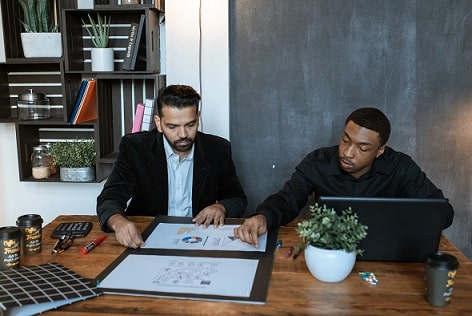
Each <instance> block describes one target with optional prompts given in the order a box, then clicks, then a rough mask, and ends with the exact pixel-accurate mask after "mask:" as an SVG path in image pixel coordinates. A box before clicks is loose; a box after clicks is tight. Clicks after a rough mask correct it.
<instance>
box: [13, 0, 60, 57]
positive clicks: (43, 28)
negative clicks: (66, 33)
mask: <svg viewBox="0 0 472 316" xmlns="http://www.w3.org/2000/svg"><path fill="white" fill-rule="evenodd" d="M18 2H19V4H20V6H21V8H22V10H23V20H22V21H21V24H22V25H23V28H24V30H25V32H23V33H21V44H22V46H23V54H24V55H25V57H26V58H32V57H61V56H62V42H61V33H58V26H57V23H56V21H54V22H52V21H51V14H50V12H49V11H50V10H51V9H52V10H54V8H53V7H51V5H50V3H49V0H18Z"/></svg>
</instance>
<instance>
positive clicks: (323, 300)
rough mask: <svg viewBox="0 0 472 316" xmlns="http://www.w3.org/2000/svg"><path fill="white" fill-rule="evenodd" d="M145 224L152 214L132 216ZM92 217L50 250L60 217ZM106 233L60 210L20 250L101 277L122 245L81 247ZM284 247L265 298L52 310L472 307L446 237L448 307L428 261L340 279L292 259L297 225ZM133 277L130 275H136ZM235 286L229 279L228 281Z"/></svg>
mask: <svg viewBox="0 0 472 316" xmlns="http://www.w3.org/2000/svg"><path fill="white" fill-rule="evenodd" d="M131 219H132V220H133V221H135V222H136V223H137V224H138V225H139V227H140V229H141V230H144V229H145V227H146V226H147V225H148V224H149V223H150V222H151V221H152V219H153V218H151V217H131ZM85 220H88V221H92V222H93V223H94V227H93V229H92V231H91V232H90V234H89V235H88V236H87V237H86V238H84V239H76V240H75V241H74V245H73V246H72V247H71V248H70V249H68V250H67V251H65V252H63V253H61V254H59V255H56V256H54V257H53V256H52V255H51V249H52V247H53V245H54V243H55V241H56V240H55V239H52V238H50V237H49V236H50V234H51V232H52V230H53V229H54V227H56V225H57V224H59V223H61V222H70V221H85ZM100 234H102V232H101V231H100V227H99V225H98V221H97V218H96V217H95V216H59V217H57V218H56V219H55V220H54V221H53V222H52V223H50V224H48V225H46V226H45V227H44V228H43V249H42V252H41V253H40V254H37V255H32V256H22V257H21V264H22V265H25V266H30V265H36V264H43V263H47V262H58V263H60V264H62V265H64V266H66V267H68V268H70V269H71V270H73V271H75V272H77V273H79V274H80V275H82V276H83V277H86V278H95V277H97V275H98V274H99V273H100V272H101V271H102V270H103V269H105V268H106V267H107V266H108V265H109V264H110V263H111V262H112V261H113V259H115V258H116V257H117V256H118V255H119V254H120V253H122V252H123V251H124V248H123V247H122V246H121V245H119V244H118V243H117V242H116V240H115V237H114V234H108V237H107V239H106V240H105V241H104V242H103V244H101V245H100V246H99V247H97V248H96V249H94V250H93V251H92V252H90V253H89V254H87V255H81V254H80V248H81V247H83V246H84V245H85V244H87V243H88V242H89V241H91V240H93V239H94V238H96V237H97V236H99V235H100ZM279 239H281V240H282V241H283V248H282V249H280V250H277V251H276V253H275V260H274V268H273V271H272V278H271V280H270V288H269V294H268V297H267V302H266V304H263V305H255V304H240V303H226V302H207V301H195V300H178V299H161V298H158V299H156V298H147V297H133V296H120V295H110V294H105V295H102V296H100V297H96V298H93V299H89V300H86V301H81V302H78V303H74V304H71V305H67V306H63V307H61V308H60V309H58V310H54V311H49V312H47V313H45V314H46V315H61V316H62V315H75V316H81V315H91V314H94V315H95V314H100V315H117V314H129V315H158V314H163V315H215V314H219V315H241V314H245V315H287V314H291V315H400V314H405V315H413V314H414V315H432V314H434V315H467V314H471V313H472V263H471V262H470V261H469V260H468V259H467V258H466V257H465V256H464V255H463V254H462V253H461V252H460V251H459V250H458V249H457V248H456V247H455V246H454V245H453V244H452V243H451V242H450V241H448V240H447V239H446V238H442V240H441V244H440V250H441V251H445V252H448V253H450V254H453V255H454V256H456V257H457V258H458V260H459V261H460V267H459V270H458V272H457V276H456V282H455V287H454V293H453V296H452V302H451V304H450V305H449V306H447V307H442V308H441V307H432V306H430V305H429V304H428V303H427V302H426V301H425V299H424V279H423V274H424V268H423V265H422V264H421V263H388V262H362V261H358V262H356V265H355V267H354V271H353V272H352V273H351V275H350V276H349V277H348V278H347V279H346V280H344V281H342V282H339V283H323V282H320V281H318V280H316V279H315V278H314V277H313V276H312V275H311V274H310V273H309V272H308V269H307V268H306V265H305V261H304V256H303V254H302V255H300V256H299V257H298V258H297V259H296V260H292V259H286V258H285V253H286V252H287V249H288V248H289V247H290V246H291V245H292V244H294V243H298V242H300V239H299V238H298V236H297V235H296V232H295V228H294V227H293V226H287V227H281V228H280V231H279ZM360 271H370V272H374V273H375V275H376V276H377V279H378V280H379V283H378V285H376V286H373V285H369V284H367V283H365V282H364V281H362V280H361V278H360V276H359V274H358V272H360ZM130 277H132V276H130ZM228 286H230V285H228Z"/></svg>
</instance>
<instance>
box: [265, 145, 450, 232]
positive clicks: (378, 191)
mask: <svg viewBox="0 0 472 316" xmlns="http://www.w3.org/2000/svg"><path fill="white" fill-rule="evenodd" d="M338 156H339V155H338V146H333V147H328V148H320V149H317V150H314V151H312V152H311V153H309V154H308V155H307V156H306V157H305V158H304V159H303V160H302V162H301V163H300V164H299V165H298V166H297V167H296V170H295V172H294V173H293V174H292V177H291V178H290V180H288V181H287V182H286V183H285V185H284V187H283V188H282V189H281V190H280V191H279V192H278V193H276V194H273V195H271V196H269V197H268V198H267V199H266V200H265V201H264V202H263V203H262V204H260V205H259V206H258V207H257V210H256V213H257V214H262V215H264V216H265V217H266V218H267V227H268V228H270V227H278V226H280V225H285V224H287V223H289V222H290V221H291V220H293V219H294V218H295V217H297V216H298V214H299V213H300V210H301V209H302V208H303V206H305V204H306V203H307V201H308V197H309V196H311V195H312V194H313V193H314V194H315V199H316V200H318V197H319V196H322V195H324V196H351V197H359V196H365V197H404V198H408V197H410V198H444V195H443V193H442V191H441V190H439V189H438V188H437V187H436V186H435V185H434V184H433V183H432V182H431V181H430V180H429V179H428V178H427V177H426V175H425V173H424V172H423V171H422V170H421V169H420V167H419V166H418V165H417V164H416V163H415V162H414V161H413V160H412V159H411V157H409V156H408V155H406V154H403V153H401V152H397V151H395V150H393V149H392V148H390V147H385V151H384V153H383V154H382V155H381V156H380V157H378V158H376V159H375V160H374V162H373V165H372V168H371V169H370V170H369V171H368V172H367V173H366V174H364V175H362V176H361V177H360V178H359V179H356V178H355V177H353V176H351V175H350V174H348V173H346V172H344V171H343V170H342V169H341V168H340V166H339V158H338ZM453 217H454V211H453V209H452V206H451V205H450V204H449V208H448V210H447V215H446V220H445V223H444V228H447V227H449V226H450V225H451V224H452V219H453Z"/></svg>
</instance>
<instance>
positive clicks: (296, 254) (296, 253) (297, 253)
mask: <svg viewBox="0 0 472 316" xmlns="http://www.w3.org/2000/svg"><path fill="white" fill-rule="evenodd" d="M302 251H303V247H298V248H297V252H295V254H294V255H293V260H295V259H297V257H298V255H299V254H300V253H301V252H302Z"/></svg>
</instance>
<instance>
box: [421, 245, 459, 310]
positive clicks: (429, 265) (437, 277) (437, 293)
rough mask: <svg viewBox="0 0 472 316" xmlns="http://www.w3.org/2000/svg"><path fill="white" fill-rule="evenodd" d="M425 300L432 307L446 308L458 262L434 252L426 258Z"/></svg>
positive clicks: (453, 258) (451, 256)
mask: <svg viewBox="0 0 472 316" xmlns="http://www.w3.org/2000/svg"><path fill="white" fill-rule="evenodd" d="M424 265H425V281H426V293H425V294H426V300H427V301H428V303H429V304H431V305H433V306H446V305H448V304H449V303H450V302H451V298H452V291H453V289H454V278H455V276H456V271H457V268H459V262H458V261H457V258H456V257H454V256H453V255H450V254H447V253H442V252H436V253H431V254H428V255H427V256H426V259H425V261H424Z"/></svg>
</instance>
